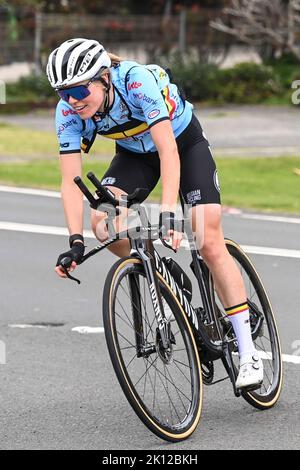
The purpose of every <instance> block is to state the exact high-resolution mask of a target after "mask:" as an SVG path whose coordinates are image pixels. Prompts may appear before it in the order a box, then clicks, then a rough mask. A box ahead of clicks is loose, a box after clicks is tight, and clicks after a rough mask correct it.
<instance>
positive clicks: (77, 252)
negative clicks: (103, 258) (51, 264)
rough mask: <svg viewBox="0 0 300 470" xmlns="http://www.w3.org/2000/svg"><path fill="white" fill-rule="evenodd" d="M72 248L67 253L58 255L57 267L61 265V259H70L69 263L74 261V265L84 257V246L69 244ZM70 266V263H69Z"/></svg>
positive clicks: (76, 243) (77, 243)
mask: <svg viewBox="0 0 300 470" xmlns="http://www.w3.org/2000/svg"><path fill="white" fill-rule="evenodd" d="M70 244H71V246H72V248H71V249H70V250H69V251H66V252H65V253H62V254H61V255H59V257H58V260H57V263H56V266H59V265H60V264H61V261H62V259H64V258H70V259H71V262H72V261H75V263H77V264H78V263H79V262H80V261H81V260H82V258H83V255H84V249H85V246H84V244H83V243H81V242H73V243H71V242H70ZM70 266H71V263H70Z"/></svg>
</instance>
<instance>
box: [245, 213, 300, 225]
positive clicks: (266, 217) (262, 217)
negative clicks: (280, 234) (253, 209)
mask: <svg viewBox="0 0 300 470" xmlns="http://www.w3.org/2000/svg"><path fill="white" fill-rule="evenodd" d="M239 217H240V218H241V219H253V220H263V221H266V222H280V223H284V224H300V219H299V218H297V217H281V216H275V215H260V214H241V215H240V216H239Z"/></svg>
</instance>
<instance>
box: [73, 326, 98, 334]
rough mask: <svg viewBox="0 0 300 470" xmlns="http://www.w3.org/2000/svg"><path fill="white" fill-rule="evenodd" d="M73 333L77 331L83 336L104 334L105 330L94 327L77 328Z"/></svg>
mask: <svg viewBox="0 0 300 470" xmlns="http://www.w3.org/2000/svg"><path fill="white" fill-rule="evenodd" d="M71 331H75V332H77V333H81V334H90V333H104V328H102V327H92V326H75V327H74V328H72V330H71Z"/></svg>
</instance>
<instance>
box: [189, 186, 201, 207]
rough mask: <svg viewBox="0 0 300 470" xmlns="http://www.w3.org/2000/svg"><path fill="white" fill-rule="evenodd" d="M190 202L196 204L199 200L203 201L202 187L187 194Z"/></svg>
mask: <svg viewBox="0 0 300 470" xmlns="http://www.w3.org/2000/svg"><path fill="white" fill-rule="evenodd" d="M186 197H187V202H188V204H195V203H197V201H201V199H202V196H201V191H200V189H195V191H190V192H189V193H187V195H186Z"/></svg>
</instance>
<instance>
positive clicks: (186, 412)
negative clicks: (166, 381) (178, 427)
mask: <svg viewBox="0 0 300 470" xmlns="http://www.w3.org/2000/svg"><path fill="white" fill-rule="evenodd" d="M167 373H168V374H169V376H170V378H172V377H171V374H170V371H169V370H167ZM175 390H176V389H175ZM176 392H177V395H178V398H179V400H180V401H181V404H182V406H183V409H184V411H185V414H186V415H187V414H188V410H187V409H186V407H185V404H184V403H183V400H182V398H181V396H180V395H179V393H178V391H177V390H176ZM188 401H189V402H191V401H190V400H189V399H188Z"/></svg>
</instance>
